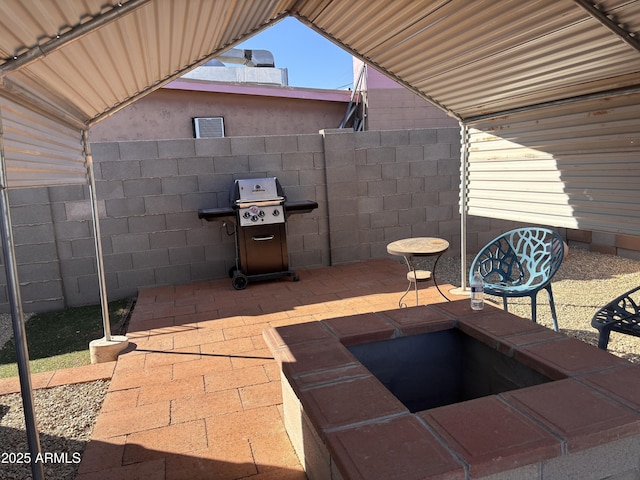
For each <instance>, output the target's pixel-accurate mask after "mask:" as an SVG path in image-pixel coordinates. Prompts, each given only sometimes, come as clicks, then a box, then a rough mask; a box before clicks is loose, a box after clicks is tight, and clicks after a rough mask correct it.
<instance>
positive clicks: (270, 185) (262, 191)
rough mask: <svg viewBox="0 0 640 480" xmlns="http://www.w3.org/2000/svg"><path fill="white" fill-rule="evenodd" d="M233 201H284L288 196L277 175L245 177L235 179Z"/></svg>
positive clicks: (238, 203)
mask: <svg viewBox="0 0 640 480" xmlns="http://www.w3.org/2000/svg"><path fill="white" fill-rule="evenodd" d="M233 197H234V198H233V199H232V202H233V203H235V204H236V205H241V204H245V205H246V204H255V203H260V202H274V201H276V202H284V201H285V200H286V197H285V195H284V192H283V190H282V187H281V186H280V182H279V181H278V179H277V178H276V177H266V178H244V179H240V180H236V181H235V185H234V189H233Z"/></svg>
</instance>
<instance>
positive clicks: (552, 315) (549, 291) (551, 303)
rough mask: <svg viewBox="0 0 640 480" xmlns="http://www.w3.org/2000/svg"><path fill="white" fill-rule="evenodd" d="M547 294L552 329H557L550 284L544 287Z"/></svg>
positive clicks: (556, 317) (556, 316) (554, 305)
mask: <svg viewBox="0 0 640 480" xmlns="http://www.w3.org/2000/svg"><path fill="white" fill-rule="evenodd" d="M546 290H547V294H548V295H549V306H550V307H551V318H553V329H554V330H555V331H556V332H557V331H558V315H557V314H556V304H555V302H554V301H553V292H552V291H551V285H549V287H548V288H546Z"/></svg>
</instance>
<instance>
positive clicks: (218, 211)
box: [198, 207, 236, 222]
mask: <svg viewBox="0 0 640 480" xmlns="http://www.w3.org/2000/svg"><path fill="white" fill-rule="evenodd" d="M235 215H236V212H235V210H234V209H233V208H231V207H220V208H202V209H200V210H198V218H200V219H204V220H206V221H207V222H216V221H220V220H228V219H233V218H235Z"/></svg>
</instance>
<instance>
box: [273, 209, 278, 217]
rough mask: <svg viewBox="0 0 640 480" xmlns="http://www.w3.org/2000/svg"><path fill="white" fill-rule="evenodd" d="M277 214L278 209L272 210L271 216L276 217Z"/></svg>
mask: <svg viewBox="0 0 640 480" xmlns="http://www.w3.org/2000/svg"><path fill="white" fill-rule="evenodd" d="M278 215H280V210H278V209H275V210H274V211H273V216H274V217H277V216H278Z"/></svg>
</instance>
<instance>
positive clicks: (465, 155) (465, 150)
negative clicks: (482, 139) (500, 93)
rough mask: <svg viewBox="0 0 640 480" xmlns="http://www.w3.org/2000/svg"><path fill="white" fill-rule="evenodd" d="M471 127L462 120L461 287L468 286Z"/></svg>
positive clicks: (462, 288)
mask: <svg viewBox="0 0 640 480" xmlns="http://www.w3.org/2000/svg"><path fill="white" fill-rule="evenodd" d="M468 137H469V128H468V127H467V126H466V125H465V124H464V122H460V277H461V278H460V289H461V290H462V291H465V290H466V288H467V208H468V206H467V188H468V184H469V168H468V167H469V138H468Z"/></svg>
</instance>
